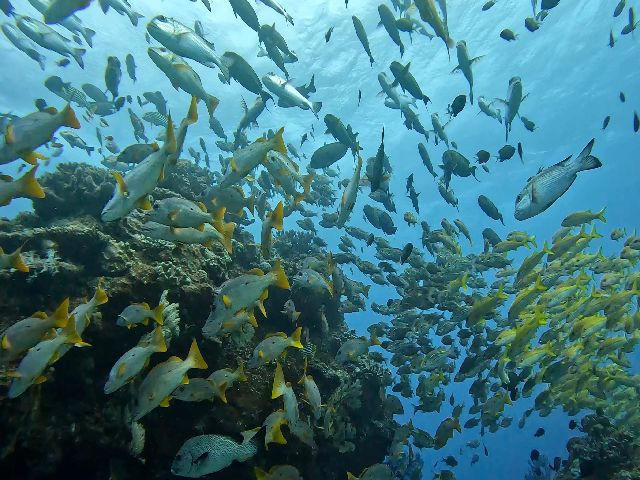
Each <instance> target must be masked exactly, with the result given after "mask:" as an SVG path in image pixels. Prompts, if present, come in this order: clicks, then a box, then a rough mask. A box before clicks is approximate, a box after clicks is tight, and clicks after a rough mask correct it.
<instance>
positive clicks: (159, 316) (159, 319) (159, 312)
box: [153, 303, 164, 325]
mask: <svg viewBox="0 0 640 480" xmlns="http://www.w3.org/2000/svg"><path fill="white" fill-rule="evenodd" d="M153 319H154V320H155V321H156V323H157V324H158V325H164V304H163V303H161V304H160V305H158V306H157V307H156V308H154V309H153Z"/></svg>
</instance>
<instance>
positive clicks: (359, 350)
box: [336, 334, 381, 364]
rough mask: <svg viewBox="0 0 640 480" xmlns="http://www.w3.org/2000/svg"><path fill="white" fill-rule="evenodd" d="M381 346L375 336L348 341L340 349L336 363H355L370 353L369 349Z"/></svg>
mask: <svg viewBox="0 0 640 480" xmlns="http://www.w3.org/2000/svg"><path fill="white" fill-rule="evenodd" d="M380 344H381V343H380V340H378V338H377V337H376V336H375V335H374V334H371V337H370V338H366V337H358V338H352V339H350V340H347V341H346V342H344V343H343V344H342V345H341V346H340V348H339V349H338V353H337V354H336V362H338V363H340V364H343V363H346V362H353V361H355V360H356V359H357V358H358V357H360V356H361V355H364V354H366V353H368V352H369V347H371V346H374V345H380Z"/></svg>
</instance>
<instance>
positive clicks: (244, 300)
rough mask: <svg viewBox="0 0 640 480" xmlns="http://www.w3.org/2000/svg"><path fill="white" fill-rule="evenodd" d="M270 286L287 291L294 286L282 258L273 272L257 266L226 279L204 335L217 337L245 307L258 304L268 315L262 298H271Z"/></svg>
mask: <svg viewBox="0 0 640 480" xmlns="http://www.w3.org/2000/svg"><path fill="white" fill-rule="evenodd" d="M270 286H275V287H278V288H282V289H285V290H289V289H290V288H291V286H290V284H289V279H288V278H287V275H286V273H285V272H284V270H283V268H282V264H281V263H280V261H279V260H276V262H275V263H274V265H273V267H272V269H271V271H270V272H269V273H266V274H265V273H264V272H263V271H262V270H260V269H253V270H251V271H249V272H248V273H246V274H244V275H240V276H238V277H236V278H232V279H230V280H227V281H226V282H224V283H223V284H222V285H221V286H220V287H219V289H218V292H217V295H216V298H215V300H214V304H213V308H212V310H211V314H210V315H209V317H208V318H207V320H206V322H205V324H204V326H203V327H202V333H203V335H204V336H205V337H206V338H211V339H212V338H215V337H216V336H217V335H218V333H219V331H220V329H221V328H222V325H223V324H224V322H226V321H228V320H230V319H231V318H232V317H233V315H235V314H236V313H238V312H239V311H240V310H243V309H247V310H251V311H253V309H254V308H255V307H258V308H259V309H260V311H261V312H262V314H263V316H265V317H266V311H265V310H264V306H263V305H262V301H263V300H264V299H266V298H267V296H268V288H269V287H270Z"/></svg>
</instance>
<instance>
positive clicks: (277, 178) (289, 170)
mask: <svg viewBox="0 0 640 480" xmlns="http://www.w3.org/2000/svg"><path fill="white" fill-rule="evenodd" d="M264 166H265V167H267V171H268V172H269V173H270V174H271V176H272V177H273V180H274V183H275V184H276V186H278V187H280V188H281V189H282V190H283V191H284V192H285V193H286V194H287V195H289V196H290V197H293V201H294V203H300V202H301V201H302V200H303V199H304V197H306V196H307V195H308V194H309V191H310V190H311V184H312V183H313V179H314V178H315V174H314V173H310V174H309V175H304V176H303V175H300V173H299V170H300V167H299V166H298V164H297V163H295V162H294V161H293V160H291V159H290V158H289V157H287V156H286V155H283V154H282V153H280V152H277V151H274V150H272V151H270V152H268V153H267V160H266V162H265V164H264ZM297 184H299V185H300V186H301V187H302V193H298V191H297V190H296V185H297Z"/></svg>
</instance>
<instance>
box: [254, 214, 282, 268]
mask: <svg viewBox="0 0 640 480" xmlns="http://www.w3.org/2000/svg"><path fill="white" fill-rule="evenodd" d="M283 220H284V205H283V204H282V202H281V201H280V202H278V205H276V208H275V210H273V211H272V212H269V213H267V214H266V215H265V218H264V221H263V222H262V230H261V232H260V251H261V252H262V256H263V257H264V258H266V259H269V258H271V243H272V241H273V236H272V234H271V230H272V229H274V228H275V229H276V230H278V231H279V232H281V231H282V229H283V225H282V222H283Z"/></svg>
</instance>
